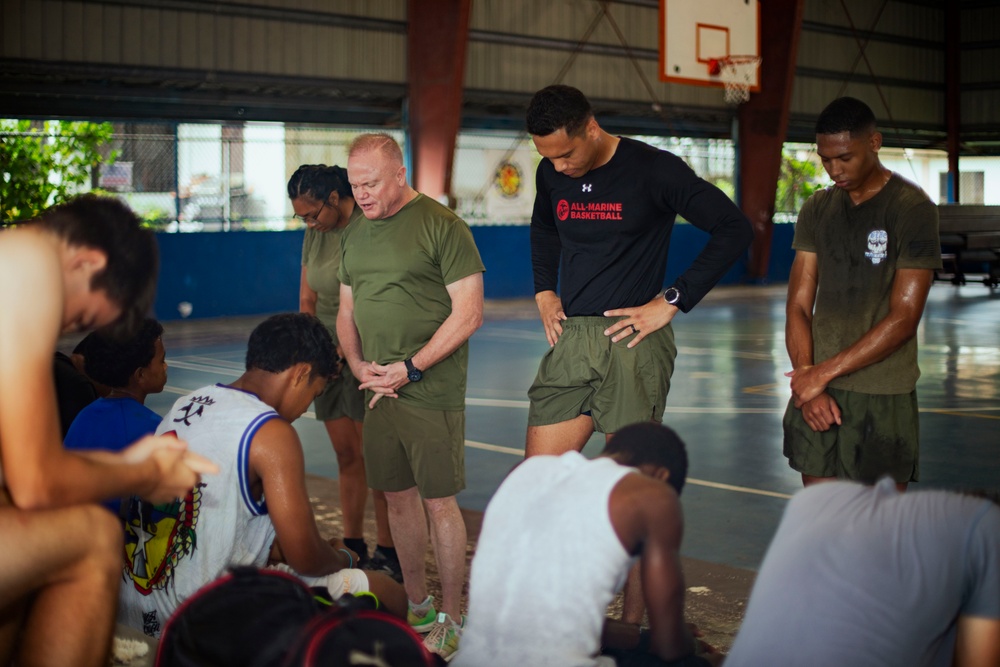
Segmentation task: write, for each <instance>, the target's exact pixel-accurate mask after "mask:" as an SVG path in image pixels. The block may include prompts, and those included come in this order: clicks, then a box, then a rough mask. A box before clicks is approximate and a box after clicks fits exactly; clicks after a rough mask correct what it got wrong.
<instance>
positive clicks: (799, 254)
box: [785, 250, 841, 431]
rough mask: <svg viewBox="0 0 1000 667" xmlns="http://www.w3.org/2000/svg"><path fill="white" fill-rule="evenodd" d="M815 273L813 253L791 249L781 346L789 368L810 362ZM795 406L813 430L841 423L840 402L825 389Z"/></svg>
mask: <svg viewBox="0 0 1000 667" xmlns="http://www.w3.org/2000/svg"><path fill="white" fill-rule="evenodd" d="M818 276H819V272H818V270H817V260H816V253H814V252H807V251H805V250H797V251H795V261H794V262H792V273H791V275H790V276H789V278H788V298H787V300H786V302H785V348H786V349H787V350H788V358H789V359H791V361H792V368H793V369H799V368H804V367H807V366H810V365H812V362H813V337H812V319H813V307H814V306H815V305H816V288H817V285H818V284H819V278H818ZM795 407H797V408H799V409H801V410H802V418H803V419H804V420H805V422H806V424H808V425H809V428H811V429H812V430H814V431H828V430H830V427H831V426H833V425H834V424H840V423H841V412H840V406H839V405H837V402H836V401H835V400H833V397H832V396H830V395H829V394H828V393H826V392H825V391H824V392H822V393H820V394H818V395H817V396H815V397H814V398H813V399H811V400H809V401H805V402H802V403H798V404H796V406H795Z"/></svg>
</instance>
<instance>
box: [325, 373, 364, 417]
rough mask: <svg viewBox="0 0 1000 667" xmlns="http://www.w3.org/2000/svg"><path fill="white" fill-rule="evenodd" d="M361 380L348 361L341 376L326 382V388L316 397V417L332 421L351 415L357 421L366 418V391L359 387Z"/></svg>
mask: <svg viewBox="0 0 1000 667" xmlns="http://www.w3.org/2000/svg"><path fill="white" fill-rule="evenodd" d="M358 384H359V382H358V381H357V379H355V377H354V375H352V374H351V367H350V366H348V365H347V364H346V363H345V364H344V369H343V370H342V371H341V372H340V376H339V377H337V379H335V380H331V381H330V382H327V383H326V389H324V390H323V393H322V394H320V395H319V396H317V397H316V400H315V402H314V403H313V405H314V407H315V408H316V419H319V420H320V421H332V420H334V419H340V418H341V417H350V418H351V419H353V420H354V421H356V422H359V421H362V420H364V418H365V392H363V391H361V390H360V389H358Z"/></svg>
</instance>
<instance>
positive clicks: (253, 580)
mask: <svg viewBox="0 0 1000 667" xmlns="http://www.w3.org/2000/svg"><path fill="white" fill-rule="evenodd" d="M372 605H373V599H372V598H370V597H359V598H355V597H354V596H352V595H345V596H343V597H341V598H340V599H338V600H335V601H333V600H331V598H330V596H329V592H328V591H326V590H325V589H315V588H309V587H308V586H306V584H305V583H303V582H302V581H301V580H300V579H298V578H297V577H295V576H293V575H290V574H287V573H285V572H279V571H276V570H258V569H257V568H254V567H235V568H232V569H231V571H230V573H229V574H226V575H224V576H222V577H220V578H219V579H217V580H216V581H213V582H212V583H210V584H208V585H206V586H204V587H202V588H201V589H200V590H199V591H198V592H197V593H195V594H194V595H192V596H191V597H189V598H188V599H187V600H185V601H184V602H183V603H182V604H181V605H180V606H179V607H178V608H177V610H176V611H175V612H174V614H173V615H172V616H171V617H170V619H169V620H168V621H167V623H166V625H165V626H164V628H163V632H162V634H161V635H160V644H159V649H158V650H157V654H156V665H157V667H306V666H307V665H308V666H310V667H320V666H323V667H326V666H335V665H351V664H369V665H386V666H389V667H411V666H412V667H430V666H433V665H437V664H439V663H438V662H436V656H432V655H431V654H430V653H429V652H428V651H427V650H426V649H425V648H424V645H423V642H422V641H421V639H420V637H419V635H417V634H416V633H415V632H414V631H413V630H412V629H411V628H410V627H409V625H407V624H406V623H405V622H404V621H402V620H400V619H397V618H395V617H393V616H390V615H389V614H386V613H383V612H379V611H375V610H374V609H372V608H371V607H372ZM365 659H368V660H369V662H364V660H365ZM352 660H354V662H352ZM357 660H361V661H362V662H357ZM370 660H380V662H370Z"/></svg>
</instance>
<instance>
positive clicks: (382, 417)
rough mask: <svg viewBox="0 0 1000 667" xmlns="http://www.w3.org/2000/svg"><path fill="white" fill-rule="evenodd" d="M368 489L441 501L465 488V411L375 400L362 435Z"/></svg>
mask: <svg viewBox="0 0 1000 667" xmlns="http://www.w3.org/2000/svg"><path fill="white" fill-rule="evenodd" d="M362 440H363V442H364V445H363V449H364V458H365V473H366V474H367V476H368V486H370V487H371V488H373V489H377V490H379V491H405V490H407V489H411V488H413V487H414V486H416V487H417V489H418V490H419V491H420V495H421V496H423V497H424V498H447V497H448V496H454V495H455V494H457V493H458V492H459V491H461V490H462V489H464V488H465V411H464V410H429V409H427V408H419V407H416V406H413V405H409V404H407V403H404V402H402V401H400V400H399V399H396V398H383V399H380V400H379V402H378V403H376V404H375V407H374V408H372V409H370V410H368V412H367V413H366V414H365V425H364V428H363V429H362Z"/></svg>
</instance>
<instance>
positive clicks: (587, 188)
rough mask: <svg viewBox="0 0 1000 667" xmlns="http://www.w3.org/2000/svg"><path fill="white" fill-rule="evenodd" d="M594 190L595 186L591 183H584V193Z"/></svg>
mask: <svg viewBox="0 0 1000 667" xmlns="http://www.w3.org/2000/svg"><path fill="white" fill-rule="evenodd" d="M593 189H594V186H593V185H591V184H590V183H584V184H583V191H584V192H590V191H591V190H593Z"/></svg>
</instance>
